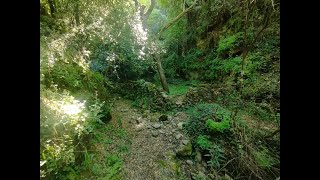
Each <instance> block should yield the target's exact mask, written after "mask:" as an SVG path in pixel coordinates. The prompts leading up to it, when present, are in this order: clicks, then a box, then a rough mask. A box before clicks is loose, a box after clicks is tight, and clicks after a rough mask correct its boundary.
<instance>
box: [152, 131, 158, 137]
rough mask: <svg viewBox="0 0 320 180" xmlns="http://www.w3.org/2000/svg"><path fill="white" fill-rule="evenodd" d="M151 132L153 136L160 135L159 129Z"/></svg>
mask: <svg viewBox="0 0 320 180" xmlns="http://www.w3.org/2000/svg"><path fill="white" fill-rule="evenodd" d="M151 134H152V136H153V137H157V136H158V135H159V132H158V131H152V132H151Z"/></svg>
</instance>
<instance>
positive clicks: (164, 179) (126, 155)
mask: <svg viewBox="0 0 320 180" xmlns="http://www.w3.org/2000/svg"><path fill="white" fill-rule="evenodd" d="M173 94H174V95H170V97H172V99H173V101H174V102H175V104H181V102H182V101H183V100H184V99H185V92H183V93H177V92H175V93H173ZM111 104H112V111H111V115H112V119H111V121H110V122H108V123H107V124H106V125H103V126H104V127H102V128H101V129H100V132H101V137H100V138H98V139H97V140H96V141H95V142H94V144H93V149H95V150H94V151H96V152H95V153H94V156H95V158H94V159H95V160H93V161H94V162H95V163H96V164H98V165H97V167H98V168H96V169H97V170H91V171H97V173H94V175H93V174H90V173H89V174H87V175H85V173H83V174H84V177H85V178H84V179H114V180H117V179H124V180H171V179H172V180H174V179H179V180H180V179H193V177H195V176H197V177H198V178H200V179H201V176H204V174H207V172H206V163H205V161H204V160H203V159H202V158H201V154H200V157H199V155H198V153H199V152H193V154H192V156H195V158H192V156H190V155H191V151H192V148H191V149H188V146H190V147H191V142H190V139H189V137H188V136H187V135H186V134H185V133H184V131H183V128H182V124H184V123H185V122H186V121H187V120H188V115H187V114H186V113H185V112H184V111H183V109H179V108H177V109H175V112H166V115H164V114H161V113H160V112H151V111H150V110H144V109H141V108H137V107H135V106H133V101H131V100H127V99H124V98H122V97H119V96H114V97H113V100H111ZM169 114H170V115H169ZM162 116H165V118H160V117H162ZM243 119H244V120H245V121H246V124H248V125H249V126H251V127H252V128H258V129H266V130H269V131H273V130H275V129H276V126H275V125H274V123H271V122H270V123H268V122H261V121H257V120H256V119H254V118H252V117H251V116H249V115H247V114H243ZM189 151H190V152H189ZM183 153H189V155H186V156H179V157H178V156H177V154H183ZM197 156H198V158H197ZM93 164H94V163H93ZM104 164H105V165H104ZM94 166H95V165H93V166H92V167H94ZM99 169H100V170H99ZM99 171H100V172H101V173H99ZM105 172H110V173H108V174H105ZM207 175H208V174H207ZM211 178H212V179H216V178H214V177H211ZM227 179H228V178H227Z"/></svg>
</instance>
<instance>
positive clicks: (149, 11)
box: [143, 0, 156, 19]
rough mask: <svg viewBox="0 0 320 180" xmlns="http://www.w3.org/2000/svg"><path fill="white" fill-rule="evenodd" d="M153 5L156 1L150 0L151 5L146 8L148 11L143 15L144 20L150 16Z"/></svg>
mask: <svg viewBox="0 0 320 180" xmlns="http://www.w3.org/2000/svg"><path fill="white" fill-rule="evenodd" d="M155 5H156V0H151V5H150V7H149V8H148V11H147V12H146V13H145V14H144V15H143V16H144V17H145V19H148V18H149V16H150V14H151V12H152V10H153V8H154V7H155Z"/></svg>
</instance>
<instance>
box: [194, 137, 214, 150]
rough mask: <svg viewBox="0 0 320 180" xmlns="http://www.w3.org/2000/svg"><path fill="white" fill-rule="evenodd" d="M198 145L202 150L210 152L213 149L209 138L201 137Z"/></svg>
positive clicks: (197, 142)
mask: <svg viewBox="0 0 320 180" xmlns="http://www.w3.org/2000/svg"><path fill="white" fill-rule="evenodd" d="M196 145H197V146H198V147H200V149H202V150H209V149H211V148H212V143H211V141H210V139H209V136H205V135H200V136H198V138H197V141H196Z"/></svg>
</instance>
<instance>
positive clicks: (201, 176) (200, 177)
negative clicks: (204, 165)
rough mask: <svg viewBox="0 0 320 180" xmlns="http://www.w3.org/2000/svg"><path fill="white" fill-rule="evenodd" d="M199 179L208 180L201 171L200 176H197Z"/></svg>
mask: <svg viewBox="0 0 320 180" xmlns="http://www.w3.org/2000/svg"><path fill="white" fill-rule="evenodd" d="M197 178H199V179H207V176H206V175H205V174H204V173H203V172H202V171H199V172H198V174H197Z"/></svg>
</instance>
